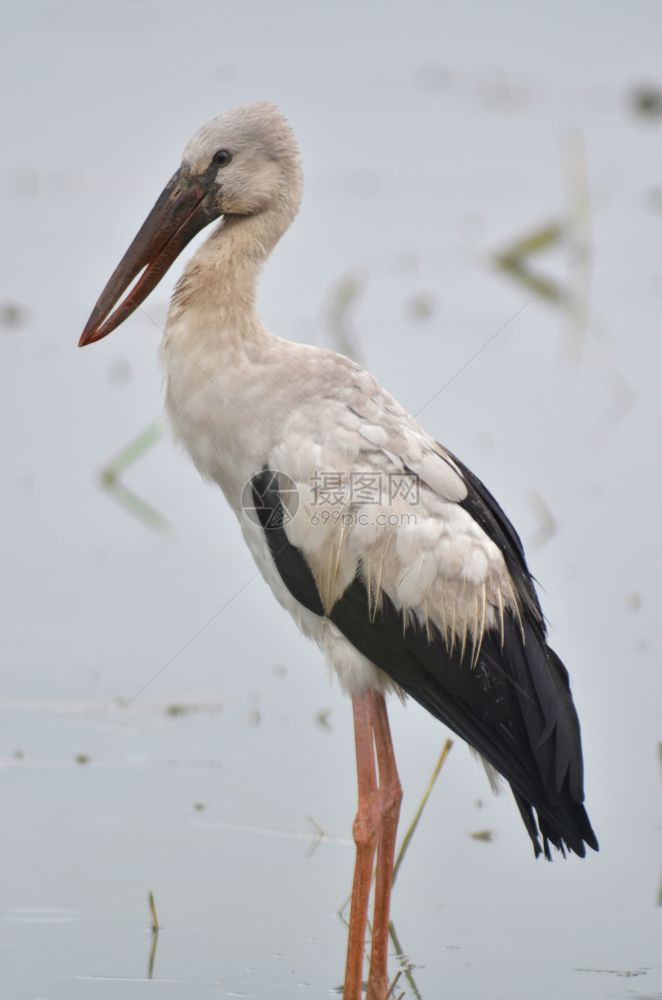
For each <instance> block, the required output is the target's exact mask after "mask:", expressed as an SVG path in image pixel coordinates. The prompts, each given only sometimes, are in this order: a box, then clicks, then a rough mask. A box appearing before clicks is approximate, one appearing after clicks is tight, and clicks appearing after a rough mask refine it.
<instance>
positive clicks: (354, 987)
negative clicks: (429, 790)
mask: <svg viewBox="0 0 662 1000" xmlns="http://www.w3.org/2000/svg"><path fill="white" fill-rule="evenodd" d="M352 708H353V712H354V737H355V742H356V770H357V776H358V789H359V807H358V812H357V814H356V819H355V821H354V842H355V844H356V862H355V866H354V884H353V886H352V904H351V912H350V919H349V940H348V945H347V965H346V969H345V988H344V991H343V1000H361V998H362V996H363V961H364V953H365V932H366V924H367V918H368V906H369V902H370V888H371V885H372V872H373V866H374V863H375V854H376V855H377V873H376V881H375V912H374V920H373V934H372V950H371V955H370V974H369V978H368V994H367V1000H387V993H388V971H387V962H388V930H389V909H390V901H391V886H392V883H393V859H394V855H395V838H396V833H397V827H398V817H399V815H400V802H401V800H402V789H401V787H400V780H399V778H398V772H397V769H396V766H395V755H394V753H393V744H392V742H391V733H390V728H389V724H388V715H387V713H386V702H385V700H384V697H383V695H380V694H377V693H376V692H374V691H368V692H366V693H365V694H360V695H355V696H354V697H353V698H352ZM375 751H376V754H377V759H376V761H375ZM376 765H377V766H378V767H379V784H378V781H377V766H376Z"/></svg>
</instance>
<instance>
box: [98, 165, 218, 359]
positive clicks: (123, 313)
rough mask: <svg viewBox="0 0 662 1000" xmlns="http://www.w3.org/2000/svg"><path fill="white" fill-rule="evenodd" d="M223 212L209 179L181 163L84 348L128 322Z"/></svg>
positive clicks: (102, 300)
mask: <svg viewBox="0 0 662 1000" xmlns="http://www.w3.org/2000/svg"><path fill="white" fill-rule="evenodd" d="M207 195H209V197H206V196H207ZM220 214H221V213H220V210H219V208H218V206H217V205H216V204H215V199H214V198H213V197H212V196H211V193H210V192H209V188H208V186H207V185H205V184H204V182H203V180H202V179H201V178H192V177H191V175H190V174H189V172H188V171H187V170H186V169H185V168H184V167H180V169H179V170H178V171H177V172H176V173H175V174H174V175H173V176H172V177H171V179H170V180H169V181H168V183H167V184H166V186H165V188H164V189H163V192H162V193H161V195H160V196H159V198H158V200H157V202H156V204H155V205H154V208H153V209H152V211H151V212H150V213H149V215H148V216H147V218H146V219H145V221H144V223H143V224H142V226H141V228H140V231H139V232H138V235H137V236H136V238H135V239H134V241H133V243H132V244H131V246H130V247H129V249H128V250H127V252H126V253H125V254H124V256H123V257H122V260H121V261H120V263H119V264H118V265H117V267H116V269H115V271H114V273H113V275H112V277H111V279H110V281H109V282H108V284H107V285H106V287H105V288H104V290H103V292H102V293H101V295H100V297H99V301H98V302H97V304H96V305H95V307H94V309H93V310H92V315H91V316H90V318H89V319H88V321H87V324H86V326H85V329H84V330H83V334H82V336H81V338H80V341H79V343H78V346H79V347H85V345H86V344H93V343H94V342H95V341H96V340H101V338H102V337H105V336H106V335H107V334H109V333H110V332H111V331H112V330H114V329H115V327H117V326H119V325H120V323H123V322H124V320H125V319H126V318H127V316H130V315H131V313H132V312H133V311H134V309H137V308H138V306H139V305H140V303H141V302H142V301H143V300H144V299H145V298H147V296H148V295H149V293H150V292H151V291H152V289H153V288H155V287H156V285H158V283H159V281H160V280H161V278H162V277H163V275H164V274H165V273H166V271H167V270H168V268H169V267H170V265H171V264H172V262H173V261H174V260H175V258H176V257H177V256H178V255H179V254H180V253H181V251H182V250H183V249H184V247H185V246H186V244H187V243H189V242H190V241H191V240H192V239H193V237H194V236H195V235H196V233H199V232H200V230H201V229H203V228H204V226H206V225H208V224H209V223H210V222H212V221H213V220H214V219H216V218H218V216H219V215H220ZM141 271H142V274H141V273H140V272H141ZM139 274H140V277H139V278H138V280H137V281H136V283H135V285H134V286H133V287H132V288H131V290H130V292H129V293H128V295H126V297H125V298H124V299H122V301H121V302H119V305H118V300H119V299H120V298H121V296H122V295H123V293H124V292H125V291H126V290H127V288H128V287H129V285H131V283H132V282H133V281H134V279H135V278H136V277H137V276H138V275H139Z"/></svg>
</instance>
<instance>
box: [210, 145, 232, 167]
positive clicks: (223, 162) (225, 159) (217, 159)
mask: <svg viewBox="0 0 662 1000" xmlns="http://www.w3.org/2000/svg"><path fill="white" fill-rule="evenodd" d="M231 159H232V153H231V152H230V150H229V149H219V151H218V152H217V153H214V155H213V156H212V158H211V161H212V163H215V164H216V166H217V167H227V165H228V163H229V162H230V160H231Z"/></svg>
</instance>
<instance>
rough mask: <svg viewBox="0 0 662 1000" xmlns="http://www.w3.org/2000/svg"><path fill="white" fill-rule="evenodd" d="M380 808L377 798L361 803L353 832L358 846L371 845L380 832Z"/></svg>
mask: <svg viewBox="0 0 662 1000" xmlns="http://www.w3.org/2000/svg"><path fill="white" fill-rule="evenodd" d="M380 812H381V810H380V808H379V803H378V802H377V800H376V799H372V800H371V801H370V802H368V803H361V804H359V810H358V812H357V814H356V817H355V819H354V826H353V827H352V833H353V835H354V843H355V844H356V846H357V847H370V845H371V844H373V843H374V841H375V839H376V838H377V834H378V832H379V820H380Z"/></svg>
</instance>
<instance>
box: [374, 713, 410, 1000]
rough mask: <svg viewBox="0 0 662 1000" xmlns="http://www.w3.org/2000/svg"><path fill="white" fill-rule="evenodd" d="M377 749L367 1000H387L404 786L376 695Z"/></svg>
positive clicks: (384, 716)
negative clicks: (376, 818) (376, 829)
mask: <svg viewBox="0 0 662 1000" xmlns="http://www.w3.org/2000/svg"><path fill="white" fill-rule="evenodd" d="M374 697H375V719H374V731H375V747H376V749H377V764H378V767H379V805H380V812H381V828H380V831H379V845H378V848H377V873H376V877H375V912H374V917H373V923H372V950H371V953H370V976H369V978H368V995H367V1000H386V996H387V993H388V968H387V966H388V940H389V920H390V916H389V914H390V909H391V888H392V886H393V862H394V859H395V841H396V836H397V832H398V820H399V818H400V803H401V802H402V787H401V785H400V779H399V777H398V770H397V767H396V764H395V754H394V752H393V743H392V740H391V727H390V726H389V723H388V713H387V711H386V701H385V699H384V696H383V695H375V696H374Z"/></svg>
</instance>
